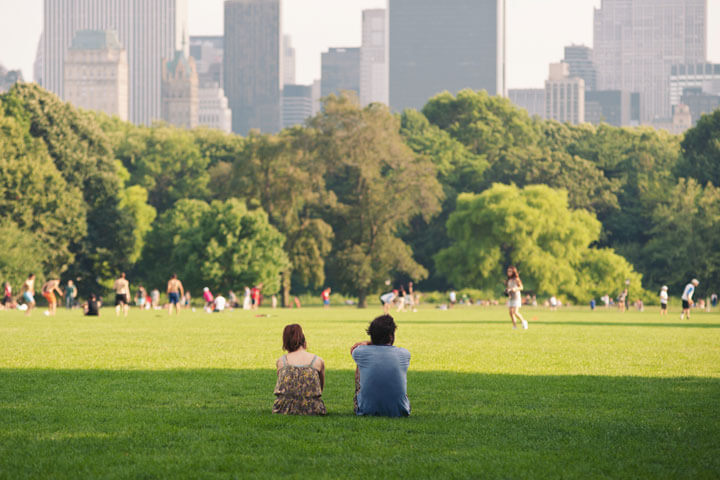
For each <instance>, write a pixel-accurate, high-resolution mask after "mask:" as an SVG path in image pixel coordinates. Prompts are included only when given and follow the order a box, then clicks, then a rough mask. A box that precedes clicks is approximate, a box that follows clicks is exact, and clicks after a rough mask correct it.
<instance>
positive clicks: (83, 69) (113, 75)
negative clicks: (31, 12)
mask: <svg viewBox="0 0 720 480" xmlns="http://www.w3.org/2000/svg"><path fill="white" fill-rule="evenodd" d="M63 82H64V85H65V100H66V101H68V102H70V103H72V104H73V105H75V106H76V107H81V108H86V109H88V110H98V111H102V112H105V113H107V114H108V115H117V116H118V117H119V118H120V119H121V120H125V121H127V120H128V92H129V89H128V62H127V53H126V52H125V49H124V48H123V46H122V45H121V44H120V40H118V37H117V33H115V32H114V31H112V30H109V31H99V30H80V31H78V32H77V33H76V34H75V38H73V41H72V44H71V45H70V49H69V50H68V52H67V55H66V56H65V67H64V78H63Z"/></svg>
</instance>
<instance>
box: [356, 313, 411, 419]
mask: <svg viewBox="0 0 720 480" xmlns="http://www.w3.org/2000/svg"><path fill="white" fill-rule="evenodd" d="M396 329H397V325H395V321H394V320H393V318H392V317H391V316H390V315H382V316H380V317H377V318H376V319H375V320H373V321H372V322H371V323H370V326H369V327H368V329H367V333H368V335H370V341H369V342H367V341H366V342H360V343H356V344H355V345H353V347H352V348H351V349H350V353H351V355H352V357H353V360H355V363H356V364H357V369H356V370H355V413H356V414H357V415H378V416H383V417H407V416H408V415H410V400H408V396H407V371H408V367H409V366H410V352H408V351H407V350H405V349H404V348H399V347H394V346H393V343H395V330H396Z"/></svg>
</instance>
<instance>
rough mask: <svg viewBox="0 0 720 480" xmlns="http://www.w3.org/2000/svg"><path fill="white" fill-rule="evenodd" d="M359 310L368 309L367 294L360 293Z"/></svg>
mask: <svg viewBox="0 0 720 480" xmlns="http://www.w3.org/2000/svg"><path fill="white" fill-rule="evenodd" d="M358 308H367V293H365V292H359V293H358Z"/></svg>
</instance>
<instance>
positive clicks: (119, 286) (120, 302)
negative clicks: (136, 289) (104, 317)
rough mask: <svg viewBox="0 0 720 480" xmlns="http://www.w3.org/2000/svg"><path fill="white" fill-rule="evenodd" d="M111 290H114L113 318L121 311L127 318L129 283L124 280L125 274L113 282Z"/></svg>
mask: <svg viewBox="0 0 720 480" xmlns="http://www.w3.org/2000/svg"><path fill="white" fill-rule="evenodd" d="M113 288H114V290H115V316H120V311H121V310H122V312H123V313H124V314H125V316H126V317H127V316H128V310H130V282H128V281H127V278H125V272H123V273H121V274H120V277H118V278H117V280H115V285H114V286H113Z"/></svg>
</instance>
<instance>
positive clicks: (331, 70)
mask: <svg viewBox="0 0 720 480" xmlns="http://www.w3.org/2000/svg"><path fill="white" fill-rule="evenodd" d="M321 86H322V96H323V97H327V96H328V95H330V94H331V93H334V94H335V95H338V94H339V93H340V92H341V91H343V90H349V91H353V92H355V94H356V95H357V96H358V98H360V49H359V48H330V49H328V51H327V52H323V53H322V79H321Z"/></svg>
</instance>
